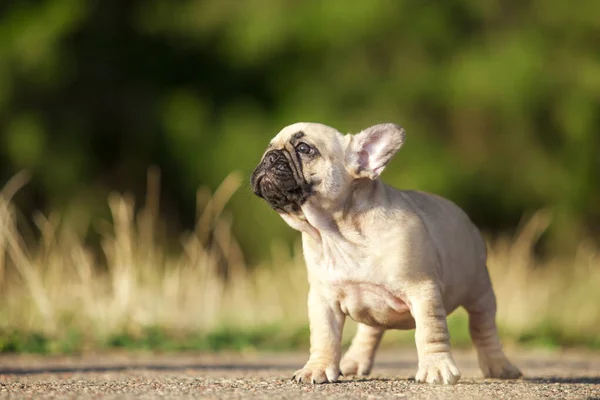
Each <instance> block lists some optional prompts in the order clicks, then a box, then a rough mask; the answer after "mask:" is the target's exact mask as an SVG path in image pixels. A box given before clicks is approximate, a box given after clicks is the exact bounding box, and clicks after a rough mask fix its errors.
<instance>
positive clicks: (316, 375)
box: [292, 362, 341, 384]
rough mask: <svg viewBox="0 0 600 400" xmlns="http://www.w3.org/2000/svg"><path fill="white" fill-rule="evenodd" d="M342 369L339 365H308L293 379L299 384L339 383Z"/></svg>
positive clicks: (297, 372)
mask: <svg viewBox="0 0 600 400" xmlns="http://www.w3.org/2000/svg"><path fill="white" fill-rule="evenodd" d="M340 375H341V374H340V368H339V367H338V366H337V365H333V364H332V365H325V364H317V363H310V362H309V363H307V364H306V365H305V366H304V368H302V369H299V370H298V371H296V372H295V373H294V376H293V377H292V379H293V380H295V381H296V382H298V383H313V384H315V383H330V382H337V380H338V378H339V377H340Z"/></svg>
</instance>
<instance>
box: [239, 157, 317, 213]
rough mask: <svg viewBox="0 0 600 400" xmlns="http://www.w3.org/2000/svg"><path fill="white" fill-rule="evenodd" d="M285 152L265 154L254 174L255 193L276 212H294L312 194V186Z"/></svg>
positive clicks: (252, 181) (253, 188) (252, 182)
mask: <svg viewBox="0 0 600 400" xmlns="http://www.w3.org/2000/svg"><path fill="white" fill-rule="evenodd" d="M284 151H285V150H272V151H270V152H268V153H267V154H265V156H264V158H263V160H262V162H261V163H260V165H259V166H258V167H257V168H256V169H255V170H254V173H253V174H252V179H251V184H252V190H253V191H254V193H255V194H256V195H257V196H259V197H261V198H263V199H265V200H266V201H267V202H268V203H269V205H270V206H271V207H272V208H274V209H275V210H277V211H279V212H294V211H298V210H299V208H300V207H299V206H300V205H301V204H302V203H304V201H305V200H306V198H307V197H308V195H309V194H310V185H308V184H307V183H306V181H305V180H304V177H303V176H302V174H301V173H300V171H299V170H298V168H297V167H296V166H295V165H294V164H293V162H290V159H291V156H290V155H289V154H288V156H287V157H286V154H284Z"/></svg>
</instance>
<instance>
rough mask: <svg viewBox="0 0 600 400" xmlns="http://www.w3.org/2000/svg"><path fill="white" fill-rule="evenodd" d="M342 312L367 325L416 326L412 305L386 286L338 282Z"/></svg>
mask: <svg viewBox="0 0 600 400" xmlns="http://www.w3.org/2000/svg"><path fill="white" fill-rule="evenodd" d="M334 287H335V291H336V294H337V297H338V300H339V302H340V307H341V309H342V312H343V313H344V314H346V315H348V316H349V317H350V318H352V319H353V320H355V321H357V322H360V323H363V324H365V325H369V326H374V327H379V328H387V329H413V328H414V327H415V320H414V319H413V317H412V315H411V313H410V309H409V308H408V305H407V304H406V303H405V302H404V301H403V300H402V299H400V298H399V297H398V296H395V295H394V294H393V293H392V292H390V291H389V290H388V289H386V288H385V287H384V286H382V285H377V284H373V283H357V282H349V281H345V282H338V283H336V284H335V285H334Z"/></svg>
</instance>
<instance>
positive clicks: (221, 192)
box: [196, 172, 242, 243]
mask: <svg viewBox="0 0 600 400" xmlns="http://www.w3.org/2000/svg"><path fill="white" fill-rule="evenodd" d="M241 184H242V178H241V174H240V173H238V172H232V173H231V174H229V175H228V176H227V177H226V178H225V180H224V181H223V183H221V185H219V187H218V188H217V190H216V191H215V193H214V194H213V196H212V198H211V199H210V200H209V201H208V203H207V204H206V207H205V209H204V212H202V213H201V214H200V217H199V218H198V222H197V224H196V233H197V234H198V238H199V239H200V241H201V242H202V243H206V240H207V239H208V233H209V232H210V231H211V229H213V228H214V223H215V221H216V220H217V219H218V218H219V216H220V215H221V213H222V212H223V209H224V208H225V206H226V205H227V203H228V202H229V200H230V199H231V196H233V194H234V193H235V192H236V191H237V190H238V189H239V187H240V185H241Z"/></svg>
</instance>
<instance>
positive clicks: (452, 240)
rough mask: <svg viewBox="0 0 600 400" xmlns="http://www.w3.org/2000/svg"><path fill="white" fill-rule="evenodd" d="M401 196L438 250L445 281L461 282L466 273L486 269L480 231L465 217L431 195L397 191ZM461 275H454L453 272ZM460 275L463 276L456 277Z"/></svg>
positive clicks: (457, 210)
mask: <svg viewBox="0 0 600 400" xmlns="http://www.w3.org/2000/svg"><path fill="white" fill-rule="evenodd" d="M399 193H400V196H402V198H403V199H404V201H405V202H406V203H407V204H408V205H409V206H410V207H411V208H412V209H413V210H414V212H415V213H416V214H417V215H418V216H419V218H420V219H421V221H422V222H423V224H424V226H425V228H426V229H427V231H428V232H427V233H428V235H429V237H430V239H431V241H432V242H433V244H434V247H435V248H436V250H437V253H438V258H439V261H440V264H441V267H442V270H443V275H444V282H445V283H446V284H453V283H458V282H453V281H454V280H455V279H460V280H462V279H463V278H464V274H465V272H467V275H471V274H470V273H469V272H472V273H473V274H475V273H476V272H477V271H478V270H480V269H481V268H485V259H486V248H485V242H484V241H483V238H482V237H481V234H480V233H479V230H478V229H477V227H476V226H475V224H473V222H472V221H471V219H470V218H469V217H468V216H467V214H466V213H465V212H464V211H463V210H462V209H461V208H460V207H458V206H457V205H456V204H454V203H453V202H452V201H450V200H448V199H445V198H443V197H441V196H437V195H434V194H431V193H425V192H420V191H412V190H406V191H399ZM458 270H460V271H461V273H458V274H454V273H452V272H453V271H456V272H458ZM459 276H463V277H462V278H459Z"/></svg>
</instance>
